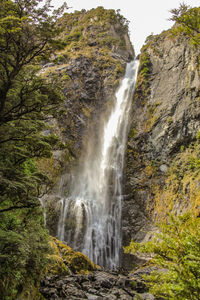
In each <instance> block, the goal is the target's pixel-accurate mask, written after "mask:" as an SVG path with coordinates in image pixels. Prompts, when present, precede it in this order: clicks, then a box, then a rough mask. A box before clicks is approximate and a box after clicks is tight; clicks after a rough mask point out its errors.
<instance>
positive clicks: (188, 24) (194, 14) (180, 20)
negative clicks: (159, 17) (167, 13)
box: [170, 4, 200, 46]
mask: <svg viewBox="0 0 200 300" xmlns="http://www.w3.org/2000/svg"><path fill="white" fill-rule="evenodd" d="M171 14H172V16H171V18H170V20H173V21H176V24H177V25H178V27H177V28H176V29H175V31H178V32H183V33H185V34H186V35H187V36H189V37H190V38H191V42H192V44H194V45H195V46H199V45H200V7H194V8H191V7H190V6H188V5H185V4H180V6H179V8H178V9H172V10H171Z"/></svg>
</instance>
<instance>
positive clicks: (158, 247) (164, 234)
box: [125, 213, 200, 300]
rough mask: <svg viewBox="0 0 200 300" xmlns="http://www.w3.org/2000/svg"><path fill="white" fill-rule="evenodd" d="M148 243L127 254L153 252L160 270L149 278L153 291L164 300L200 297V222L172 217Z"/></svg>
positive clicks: (136, 245)
mask: <svg viewBox="0 0 200 300" xmlns="http://www.w3.org/2000/svg"><path fill="white" fill-rule="evenodd" d="M159 229H160V233H159V234H158V235H157V236H156V237H155V238H154V239H153V240H152V241H149V242H147V243H140V244H139V243H134V242H133V241H132V242H131V244H130V245H129V246H128V247H126V249H125V251H126V252H127V253H130V252H131V253H151V254H153V259H152V260H151V263H152V264H153V265H156V266H157V267H158V270H157V271H154V272H152V273H151V274H150V275H148V276H145V280H146V281H147V285H148V286H149V287H150V291H151V292H152V293H153V294H155V295H156V296H159V297H161V299H174V300H184V299H185V300H186V299H187V300H189V299H191V300H192V299H199V298H200V219H199V218H194V217H193V216H192V215H191V214H189V213H187V214H185V215H183V216H179V217H175V216H172V215H171V216H170V218H169V220H168V221H166V222H164V223H162V224H160V225H159Z"/></svg>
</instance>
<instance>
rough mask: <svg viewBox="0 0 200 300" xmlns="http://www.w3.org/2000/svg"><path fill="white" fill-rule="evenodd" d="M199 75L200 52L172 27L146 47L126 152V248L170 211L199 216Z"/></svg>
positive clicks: (142, 236)
mask: <svg viewBox="0 0 200 300" xmlns="http://www.w3.org/2000/svg"><path fill="white" fill-rule="evenodd" d="M199 71H200V65H199V51H198V50H197V49H196V48H195V47H194V46H193V45H191V43H190V40H189V38H187V37H186V36H184V35H183V34H179V35H173V29H172V30H168V31H165V32H163V33H161V34H160V35H157V36H150V37H149V38H148V39H147V43H146V45H145V46H144V47H143V48H142V51H141V54H140V69H139V74H138V80H137V87H136V91H135V95H134V99H133V109H132V118H131V119H132V122H131V125H130V126H131V128H130V133H129V138H128V145H127V153H126V169H125V179H124V191H125V197H124V207H123V219H122V220H123V221H122V222H123V232H124V244H125V245H126V244H128V243H129V242H130V239H131V238H134V239H135V240H138V241H141V240H142V239H143V238H144V237H145V235H146V232H147V231H149V230H151V229H153V227H152V226H151V224H152V221H160V220H162V218H165V217H166V216H167V214H168V213H175V214H180V213H183V212H185V211H188V210H192V211H193V213H194V214H198V213H199V208H200V207H199V203H200V202H199V191H200V190H199V189H200V177H199V166H200V165H199V162H200V152H199V151H200V145H199V130H200V122H199V120H200V73H199ZM149 237H150V235H148V238H149ZM146 238H147V237H146Z"/></svg>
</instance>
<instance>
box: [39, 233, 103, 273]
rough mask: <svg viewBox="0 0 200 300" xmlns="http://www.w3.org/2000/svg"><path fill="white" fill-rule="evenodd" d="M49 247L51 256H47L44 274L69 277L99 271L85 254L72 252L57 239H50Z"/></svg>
mask: <svg viewBox="0 0 200 300" xmlns="http://www.w3.org/2000/svg"><path fill="white" fill-rule="evenodd" d="M50 245H51V248H52V254H50V255H49V257H48V258H49V264H48V266H47V267H46V269H45V272H44V273H45V274H48V275H49V274H50V275H51V274H52V275H59V276H63V275H69V274H71V273H74V274H88V273H89V272H90V271H94V270H97V269H99V268H100V267H99V266H97V265H95V264H94V263H93V262H92V261H91V260H90V259H89V258H88V257H87V256H86V255H85V254H83V253H81V252H77V251H74V250H73V249H72V248H70V247H69V246H67V245H65V244H64V243H63V242H61V241H59V240H58V239H56V238H54V237H51V240H50Z"/></svg>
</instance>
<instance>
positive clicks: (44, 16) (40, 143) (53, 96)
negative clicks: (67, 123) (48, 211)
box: [0, 0, 66, 212]
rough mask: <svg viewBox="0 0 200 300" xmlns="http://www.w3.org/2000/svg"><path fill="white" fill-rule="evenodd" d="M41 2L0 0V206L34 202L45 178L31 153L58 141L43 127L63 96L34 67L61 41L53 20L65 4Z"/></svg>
mask: <svg viewBox="0 0 200 300" xmlns="http://www.w3.org/2000/svg"><path fill="white" fill-rule="evenodd" d="M40 2H41V1H40V0H31V1H30V0H15V1H11V0H0V6H1V10H0V212H4V211H9V210H12V209H21V208H27V207H32V206H34V205H39V202H38V196H39V195H40V193H41V185H42V183H45V182H47V181H48V178H47V177H46V176H45V175H44V174H41V173H40V172H38V170H37V168H36V167H35V165H34V159H35V158H40V157H49V156H51V150H52V147H53V146H55V145H56V144H57V143H58V139H57V138H56V137H55V136H52V135H49V136H45V135H44V134H43V133H42V131H44V130H45V128H47V123H46V122H44V121H47V119H48V118H49V117H50V116H53V115H55V113H56V112H58V111H59V106H60V105H61V103H62V101H63V96H62V93H61V90H60V89H59V88H58V84H57V82H56V81H55V79H48V82H47V81H46V80H45V79H42V78H41V77H39V76H38V71H39V68H40V63H41V61H47V58H48V57H50V56H51V54H52V53H53V51H55V49H58V48H60V47H62V42H61V41H60V40H59V39H58V38H57V36H58V35H59V32H60V31H61V30H62V28H60V27H58V26H57V25H56V21H57V19H58V18H59V13H62V12H63V9H64V8H65V7H66V4H64V5H63V7H61V8H60V9H59V10H57V11H54V12H52V14H51V15H50V10H51V5H50V2H51V1H46V3H45V5H44V6H43V7H40V6H39V4H40Z"/></svg>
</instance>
